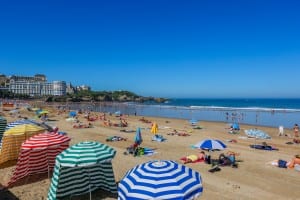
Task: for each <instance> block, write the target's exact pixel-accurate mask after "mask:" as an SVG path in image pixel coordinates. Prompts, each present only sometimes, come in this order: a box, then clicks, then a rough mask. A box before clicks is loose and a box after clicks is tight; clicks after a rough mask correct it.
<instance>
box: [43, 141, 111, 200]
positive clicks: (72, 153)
mask: <svg viewBox="0 0 300 200" xmlns="http://www.w3.org/2000/svg"><path fill="white" fill-rule="evenodd" d="M115 154H116V151H115V150H114V149H113V148H111V147H109V146H107V145H105V144H101V143H98V142H93V141H91V142H80V143H78V144H76V145H73V146H71V147H69V148H68V149H66V150H64V151H63V152H62V153H61V154H59V155H58V156H57V157H56V160H55V167H54V172H53V176H52V180H51V184H50V188H49V192H48V199H49V200H55V199H61V198H64V197H68V196H71V195H72V196H73V195H80V194H84V193H90V194H91V192H92V191H93V190H96V189H98V188H102V189H104V190H107V191H110V192H112V193H116V192H117V185H116V182H115V178H114V173H113V168H112V163H111V160H112V159H113V158H114V156H115Z"/></svg>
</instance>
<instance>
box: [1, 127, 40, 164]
mask: <svg viewBox="0 0 300 200" xmlns="http://www.w3.org/2000/svg"><path fill="white" fill-rule="evenodd" d="M44 131H45V129H44V128H42V127H39V126H36V125H33V124H23V125H18V126H15V127H13V128H11V129H9V130H7V131H5V132H4V134H3V138H2V147H1V153H0V164H1V163H4V162H6V161H9V160H17V159H18V156H19V153H20V149H21V145H22V143H23V142H24V141H25V140H27V139H29V138H30V137H31V136H33V135H36V134H38V133H42V132H44Z"/></svg>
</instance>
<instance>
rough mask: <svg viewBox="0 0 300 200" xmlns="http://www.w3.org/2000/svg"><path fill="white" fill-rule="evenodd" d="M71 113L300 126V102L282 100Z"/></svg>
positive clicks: (189, 102) (116, 106)
mask: <svg viewBox="0 0 300 200" xmlns="http://www.w3.org/2000/svg"><path fill="white" fill-rule="evenodd" d="M68 106H69V109H87V110H90V111H96V112H109V113H115V112H120V113H122V114H128V115H141V116H152V117H167V118H178V119H186V120H188V121H189V120H194V121H198V122H199V124H201V121H218V122H226V123H228V124H230V123H239V124H248V125H253V126H270V127H279V126H284V127H285V128H292V127H293V126H294V124H295V123H297V124H300V99H298V98H297V99H296V98H295V99H283V98H282V99H279V98H272V99H271V98H268V99H262V98H239V99H237V98H235V99H229V98H226V99H225V98H224V99H221V98H218V99H208V98H201V99H196V98H178V99H176V98H173V99H169V100H168V101H166V102H164V103H155V102H151V101H150V102H145V103H135V102H126V103H89V104H85V105H83V104H68Z"/></svg>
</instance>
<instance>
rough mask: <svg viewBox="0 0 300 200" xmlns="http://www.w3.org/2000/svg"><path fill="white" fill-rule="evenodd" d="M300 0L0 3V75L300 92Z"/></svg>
mask: <svg viewBox="0 0 300 200" xmlns="http://www.w3.org/2000/svg"><path fill="white" fill-rule="evenodd" d="M299 10H300V2H299V1H276V0H273V1H271V0H270V1H267V0H243V1H240V0H236V1H233V0H227V1H224V0H220V1H217V0H215V1H214V0H211V1H206V0H205V1H199V0H195V1H183V0H182V1H176V0H136V1H132V0H126V1H124V0H120V1H114V0H111V1H100V0H99V1H74V0H73V1H71V0H70V1H64V0H49V1H46V0H45V1H30V0H28V1H14V0H2V1H0V73H3V74H6V75H12V74H17V75H34V74H36V73H44V74H45V75H47V77H48V80H49V81H52V80H65V81H67V82H71V83H73V84H74V85H81V84H87V85H90V86H91V87H92V89H93V90H129V91H133V92H135V93H137V94H140V95H145V96H162V97H177V98H178V97H204V98H205V97H282V98H284V97H300V89H299V83H300V77H299V76H300V39H299V35H300V14H299Z"/></svg>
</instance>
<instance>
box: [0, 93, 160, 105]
mask: <svg viewBox="0 0 300 200" xmlns="http://www.w3.org/2000/svg"><path fill="white" fill-rule="evenodd" d="M0 98H8V99H13V98H18V99H29V98H30V99H41V98H43V99H45V101H47V102H91V101H94V102H100V101H116V102H128V101H133V102H141V103H142V102H146V101H154V102H157V103H163V102H165V101H166V99H164V98H154V97H143V96H139V95H137V94H135V93H133V92H130V91H88V90H82V91H78V92H76V93H74V94H67V95H65V96H43V97H40V96H39V97H30V96H29V95H26V94H14V93H12V92H10V91H7V90H0Z"/></svg>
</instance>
